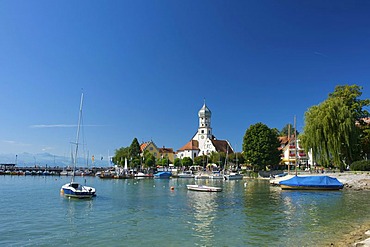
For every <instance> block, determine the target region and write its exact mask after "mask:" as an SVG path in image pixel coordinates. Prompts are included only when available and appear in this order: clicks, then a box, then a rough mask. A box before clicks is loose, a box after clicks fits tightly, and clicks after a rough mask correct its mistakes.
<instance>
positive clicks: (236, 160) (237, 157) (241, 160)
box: [228, 153, 245, 165]
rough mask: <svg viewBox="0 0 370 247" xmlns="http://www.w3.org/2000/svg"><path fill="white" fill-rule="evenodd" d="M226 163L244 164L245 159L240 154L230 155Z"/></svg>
mask: <svg viewBox="0 0 370 247" xmlns="http://www.w3.org/2000/svg"><path fill="white" fill-rule="evenodd" d="M228 162H230V163H233V164H238V165H240V164H244V162H245V159H244V156H243V155H242V154H241V153H232V154H229V156H228Z"/></svg>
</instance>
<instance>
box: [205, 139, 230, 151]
mask: <svg viewBox="0 0 370 247" xmlns="http://www.w3.org/2000/svg"><path fill="white" fill-rule="evenodd" d="M211 141H212V144H213V146H214V147H215V148H216V151H217V152H224V153H227V152H228V153H229V154H232V153H234V150H233V149H232V147H231V146H230V145H229V143H228V142H227V141H225V140H211Z"/></svg>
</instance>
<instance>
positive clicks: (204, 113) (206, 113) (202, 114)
mask: <svg viewBox="0 0 370 247" xmlns="http://www.w3.org/2000/svg"><path fill="white" fill-rule="evenodd" d="M211 115H212V112H211V110H210V109H209V108H208V107H207V106H206V100H204V104H203V107H202V108H201V109H200V110H199V112H198V116H199V117H200V118H201V117H203V118H210V117H211Z"/></svg>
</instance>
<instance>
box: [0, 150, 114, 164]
mask: <svg viewBox="0 0 370 247" xmlns="http://www.w3.org/2000/svg"><path fill="white" fill-rule="evenodd" d="M16 159H17V161H16ZM16 162H17V166H34V165H38V166H45V165H48V166H60V167H64V166H70V165H71V164H72V161H71V157H64V156H58V155H54V154H50V153H38V154H31V153H26V152H24V153H20V154H17V158H16V155H15V154H0V164H15V163H16ZM86 163H87V161H86V160H85V159H83V158H78V160H77V166H79V167H80V166H82V167H86V166H87V164H86ZM88 165H89V166H92V162H91V160H89V164H88ZM94 166H108V162H107V161H106V160H105V161H100V160H99V161H97V162H95V163H94Z"/></svg>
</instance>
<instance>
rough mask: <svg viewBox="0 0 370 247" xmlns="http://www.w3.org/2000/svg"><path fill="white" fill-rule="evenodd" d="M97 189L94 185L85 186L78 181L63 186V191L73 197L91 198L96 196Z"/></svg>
mask: <svg viewBox="0 0 370 247" xmlns="http://www.w3.org/2000/svg"><path fill="white" fill-rule="evenodd" d="M95 192H96V190H95V188H93V187H89V186H83V185H81V184H79V183H77V182H70V183H68V184H65V185H63V186H62V189H61V193H62V194H64V195H65V196H67V197H73V198H80V199H82V198H91V197H93V196H95V195H96V194H95Z"/></svg>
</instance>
